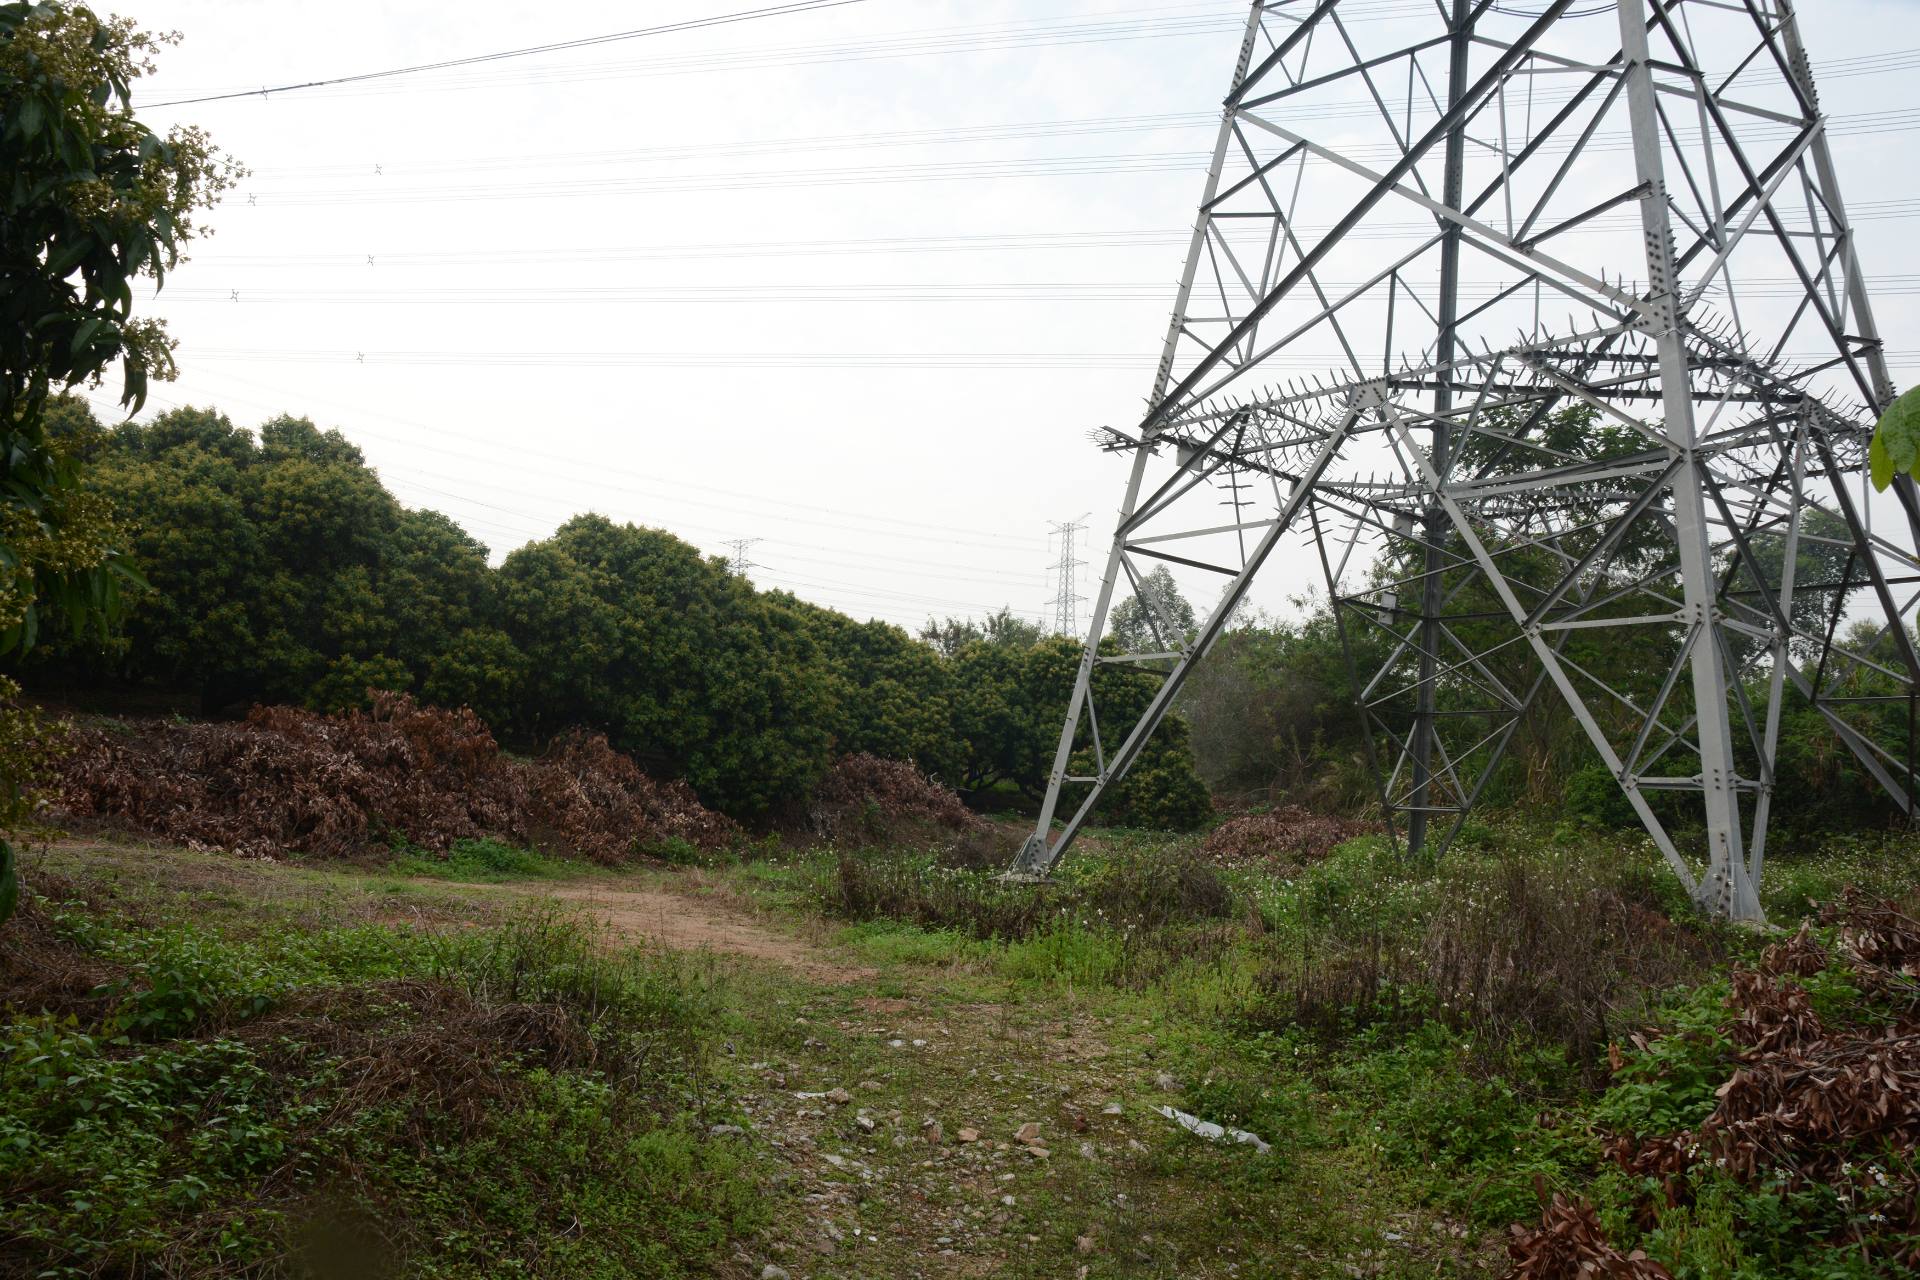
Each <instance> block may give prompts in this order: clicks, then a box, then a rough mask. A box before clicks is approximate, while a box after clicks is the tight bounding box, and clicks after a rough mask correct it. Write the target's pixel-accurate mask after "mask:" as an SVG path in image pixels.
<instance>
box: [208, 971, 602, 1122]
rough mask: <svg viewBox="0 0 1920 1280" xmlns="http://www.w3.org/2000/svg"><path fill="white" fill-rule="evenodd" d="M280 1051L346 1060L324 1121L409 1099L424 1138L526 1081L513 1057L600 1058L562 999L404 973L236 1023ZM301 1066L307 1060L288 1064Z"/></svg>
mask: <svg viewBox="0 0 1920 1280" xmlns="http://www.w3.org/2000/svg"><path fill="white" fill-rule="evenodd" d="M228 1034H229V1035H233V1036H235V1037H236V1038H238V1039H241V1040H244V1041H247V1042H249V1043H253V1044H256V1045H258V1046H259V1047H260V1048H261V1050H262V1051H263V1052H264V1053H265V1054H267V1056H268V1059H269V1061H271V1060H272V1059H273V1058H274V1056H275V1055H292V1056H295V1057H297V1058H311V1057H312V1056H313V1055H315V1054H316V1053H317V1054H320V1055H323V1056H325V1057H326V1058H328V1059H330V1060H332V1061H334V1062H337V1063H338V1075H337V1076H336V1078H335V1079H336V1083H337V1085H338V1089H337V1092H334V1093H332V1094H331V1095H330V1098H331V1102H330V1107H329V1109H328V1111H327V1113H326V1114H325V1115H324V1116H321V1117H319V1118H318V1120H317V1123H318V1124H319V1126H320V1127H321V1128H331V1127H334V1126H336V1125H339V1124H344V1123H345V1122H346V1121H347V1120H348V1119H349V1118H350V1117H352V1116H354V1115H357V1114H359V1113H360V1112H362V1111H364V1110H366V1109H367V1108H369V1107H374V1106H381V1105H387V1104H396V1103H403V1104H405V1114H406V1125H405V1132H406V1133H407V1134H408V1136H409V1137H410V1138H412V1139H413V1140H414V1141H415V1142H419V1143H423V1142H426V1141H428V1140H430V1139H435V1138H442V1137H444V1129H443V1128H442V1124H443V1122H444V1120H447V1119H451V1120H452V1121H453V1123H454V1125H455V1126H456V1129H457V1131H458V1132H460V1133H462V1134H473V1133H477V1132H479V1131H480V1130H481V1129H482V1128H483V1127H484V1126H485V1124H486V1121H487V1117H488V1114H489V1113H490V1112H497V1111H498V1110H499V1108H500V1107H501V1106H503V1105H504V1104H506V1103H508V1102H509V1101H510V1100H511V1099H512V1098H513V1097H514V1096H516V1094H517V1092H518V1091H519V1090H520V1089H521V1088H522V1087H523V1086H524V1080H523V1078H522V1077H521V1076H520V1075H518V1074H517V1073H512V1072H503V1071H502V1070H501V1069H500V1067H501V1064H502V1062H503V1061H505V1060H508V1059H517V1060H518V1061H519V1062H520V1063H521V1064H522V1065H524V1066H529V1067H542V1068H545V1069H547V1070H552V1071H559V1070H566V1069H568V1068H571V1067H583V1066H584V1067H591V1066H593V1065H594V1060H595V1056H596V1050H595V1046H594V1043H593V1040H592V1038H591V1037H590V1036H589V1035H588V1034H587V1033H586V1031H584V1030H583V1029H582V1028H581V1027H580V1025H579V1024H578V1022H577V1021H575V1019H574V1018H572V1017H570V1016H569V1015H568V1013H567V1011H566V1010H565V1009H563V1008H561V1007H560V1006H558V1005H554V1004H530V1003H509V1004H486V1003H483V1002H480V1001H477V1000H475V999H474V998H473V997H472V996H470V995H468V994H467V993H465V992H463V991H460V990H459V989H457V988H456V987H454V986H451V985H449V984H447V983H445V982H436V981H430V980H427V979H422V978H396V979H392V980H390V981H386V982H375V983H368V984H365V985H362V986H356V987H352V988H340V989H311V990H303V991H300V992H298V993H296V994H295V995H294V996H293V998H292V999H291V1000H289V1001H288V1002H287V1003H286V1004H285V1005H284V1006H282V1007H281V1008H280V1009H278V1010H276V1011H275V1012H274V1013H272V1014H270V1015H268V1016H267V1017H264V1018H257V1019H254V1020H252V1021H250V1022H246V1023H243V1024H241V1025H240V1026H239V1027H238V1028H235V1029H232V1030H230V1031H229V1032H228ZM288 1065H289V1067H290V1068H297V1067H298V1066H299V1065H300V1064H299V1063H298V1062H291V1063H289V1064H288Z"/></svg>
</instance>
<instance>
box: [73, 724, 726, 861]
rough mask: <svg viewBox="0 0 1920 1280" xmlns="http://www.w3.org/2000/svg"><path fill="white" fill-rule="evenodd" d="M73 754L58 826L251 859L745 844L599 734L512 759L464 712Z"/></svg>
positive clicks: (206, 730)
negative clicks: (480, 844)
mask: <svg viewBox="0 0 1920 1280" xmlns="http://www.w3.org/2000/svg"><path fill="white" fill-rule="evenodd" d="M70 747H71V750H70V751H69V752H68V753H67V754H66V755H65V756H64V757H63V758H62V759H61V760H60V761H59V763H58V766H57V772H58V776H57V779H56V782H55V785H54V788H53V795H54V798H55V800H56V801H57V803H58V804H59V805H60V807H61V808H63V809H64V810H65V811H66V812H67V813H69V814H71V815H73V816H75V817H102V818H111V819H115V820H118V821H121V822H124V823H126V824H127V825H129V826H132V827H134V828H135V829H137V830H140V831H145V832H149V833H151V834H154V835H158V836H163V837H165V838H168V839H173V840H180V841H184V842H187V843H190V844H196V845H208V846H213V847H215V848H221V849H233V850H236V851H239V852H243V853H250V854H266V855H274V854H280V853H284V852H287V851H290V850H292V851H299V852H304V853H315V854H321V855H328V856H342V855H351V854H356V853H365V852H367V851H369V850H371V849H373V848H375V847H377V846H379V845H381V844H385V843H388V842H390V841H392V840H394V839H396V838H398V839H399V840H401V841H404V842H405V843H407V844H411V845H415V846H418V847H420V848H424V849H427V850H429V851H432V852H436V853H439V852H444V851H446V850H448V849H450V848H452V847H453V846H454V845H455V844H456V843H457V842H459V841H475V840H480V839H482V838H483V837H486V836H488V835H496V836H506V837H509V838H510V839H512V840H514V841H516V842H517V843H519V844H522V845H527V846H533V847H537V848H546V849H550V850H556V851H560V852H565V853H572V854H579V855H584V856H586V857H589V858H593V859H594V860H596V861H599V862H607V863H612V862H620V861H623V860H626V859H629V858H632V857H634V856H635V855H636V854H637V853H638V851H639V850H640V848H641V847H643V846H646V845H650V844H654V843H657V842H659V841H662V840H666V839H674V838H677V839H681V840H684V841H686V842H688V843H690V844H693V845H695V846H697V847H700V848H704V849H713V848H719V847H722V846H724V845H726V844H729V843H731V842H732V841H733V840H735V839H736V838H738V836H739V834H740V829H739V828H738V827H737V826H736V825H735V824H734V823H733V822H732V821H731V820H730V819H727V818H724V817H722V816H720V815H719V814H716V813H713V812H711V811H709V810H707V809H705V808H703V807H702V806H701V805H700V803H699V801H698V800H696V799H695V798H694V795H693V792H692V791H691V790H690V789H689V788H688V787H687V786H686V784H684V783H679V782H664V783H663V782H658V781H656V780H654V779H652V778H649V777H648V776H647V775H646V774H644V773H642V772H641V771H640V768H639V766H637V765H635V764H634V762H633V761H632V760H630V759H628V758H627V757H626V756H623V755H621V754H619V753H618V752H616V751H614V750H613V749H612V748H611V747H609V746H608V745H607V741H606V739H605V738H604V737H601V736H600V735H598V734H587V733H582V732H577V731H576V732H573V733H568V734H563V735H562V736H561V737H559V738H557V739H555V741H554V743H553V744H552V746H551V747H549V749H548V750H547V752H546V754H545V755H543V756H542V757H541V758H540V759H539V760H536V761H533V762H531V763H527V762H522V761H516V760H512V759H509V758H508V757H507V756H505V755H504V754H502V753H501V751H500V750H499V747H498V746H497V745H496V744H495V742H494V740H493V735H492V734H491V733H489V732H488V731H487V728H486V726H485V725H484V724H482V723H481V721H480V719H479V717H478V716H476V715H474V714H473V712H471V711H468V710H465V709H462V710H459V711H445V710H440V709H438V708H432V707H422V706H420V705H419V704H417V703H416V702H414V700H413V699H412V698H409V697H406V696H404V695H394V694H376V695H374V698H373V706H372V709H371V710H369V711H352V712H347V713H345V714H341V715H330V716H322V715H318V714H316V713H314V712H310V711H302V710H299V709H297V708H292V707H256V708H255V709H254V710H253V712H252V713H251V714H250V715H249V716H248V717H247V719H246V721H245V722H244V723H241V724H203V723H191V722H186V721H164V720H148V721H133V722H128V723H127V724H126V725H124V726H120V727H118V728H117V730H116V731H110V730H108V729H104V728H87V729H76V730H74V731H72V733H71V734H70Z"/></svg>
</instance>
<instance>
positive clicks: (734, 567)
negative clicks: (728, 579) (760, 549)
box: [721, 538, 766, 578]
mask: <svg viewBox="0 0 1920 1280" xmlns="http://www.w3.org/2000/svg"><path fill="white" fill-rule="evenodd" d="M765 541H766V539H765V538H732V539H729V540H728V541H726V542H724V543H722V544H721V545H722V546H724V547H726V548H727V549H728V550H729V551H731V552H732V554H731V555H729V556H728V557H727V572H728V573H731V574H734V575H736V576H738V577H742V578H744V577H746V576H747V570H749V569H758V568H760V567H761V566H759V565H757V564H755V563H754V562H753V561H751V560H749V559H747V552H749V551H751V550H752V549H753V548H754V547H756V546H758V545H759V544H760V543H762V542H765Z"/></svg>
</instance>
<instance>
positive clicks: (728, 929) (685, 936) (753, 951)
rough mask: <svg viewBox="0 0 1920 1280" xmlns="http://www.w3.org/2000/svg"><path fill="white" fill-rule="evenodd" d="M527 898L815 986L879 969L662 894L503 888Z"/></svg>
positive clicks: (604, 887)
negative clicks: (769, 966) (778, 969)
mask: <svg viewBox="0 0 1920 1280" xmlns="http://www.w3.org/2000/svg"><path fill="white" fill-rule="evenodd" d="M499 887H500V888H502V889H505V890H507V891H509V892H512V893H517V894H520V895H522V896H526V897H532V896H536V895H538V896H541V897H547V898H554V899H557V900H559V901H561V902H569V903H574V904H577V905H579V906H582V907H584V908H586V909H587V910H588V911H590V912H591V913H592V914H593V915H594V916H595V917H596V918H598V919H599V920H601V921H602V922H603V923H605V924H606V925H607V927H608V928H610V929H612V930H613V931H614V933H615V934H616V935H618V936H619V937H621V938H623V939H626V940H627V941H630V942H643V943H648V944H651V945H653V946H659V947H666V948H669V949H671V950H674V951H712V952H717V953H719V954H721V955H735V956H746V957H747V958H749V959H752V960H762V961H767V962H770V963H773V964H778V965H782V966H784V967H786V968H788V969H791V970H793V971H794V972H795V973H797V974H799V975H800V976H802V977H804V978H807V979H808V980H810V981H813V982H820V983H829V984H836V985H837V984H840V983H847V982H863V981H865V980H867V979H869V978H872V977H873V976H874V970H872V969H866V968H859V967H856V966H852V965H845V964H841V963H838V962H837V961H835V960H833V959H831V958H829V957H828V956H827V955H826V954H825V953H823V952H822V951H821V950H820V949H819V948H818V947H815V946H813V945H812V944H810V943H808V942H806V941H804V940H803V939H800V938H797V937H795V936H793V935H792V934H788V933H779V932H776V931H774V930H771V929H768V928H766V927H765V926H763V925H760V924H758V923H756V922H755V921H754V920H753V919H752V918H751V917H749V916H747V915H745V914H743V913H741V912H738V911H732V910H729V909H728V908H726V907H723V906H720V905H718V904H716V903H711V902H703V901H701V900H700V899H698V898H693V897H689V896H686V895H684V894H678V893H670V892H667V891H664V890H661V889H649V888H639V887H635V886H631V885H622V884H620V883H618V882H615V883H614V884H610V885H609V884H554V885H541V884H516V885H501V886H499Z"/></svg>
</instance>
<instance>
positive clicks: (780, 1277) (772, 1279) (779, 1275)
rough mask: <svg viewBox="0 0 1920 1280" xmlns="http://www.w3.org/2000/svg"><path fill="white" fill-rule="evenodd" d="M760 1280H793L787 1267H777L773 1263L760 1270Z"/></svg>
mask: <svg viewBox="0 0 1920 1280" xmlns="http://www.w3.org/2000/svg"><path fill="white" fill-rule="evenodd" d="M760 1280H793V1277H792V1275H791V1274H789V1272H788V1271H787V1269H786V1268H785V1267H776V1266H774V1265H773V1264H772V1263H771V1262H769V1263H768V1264H767V1265H766V1266H764V1267H762V1268H760Z"/></svg>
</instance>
